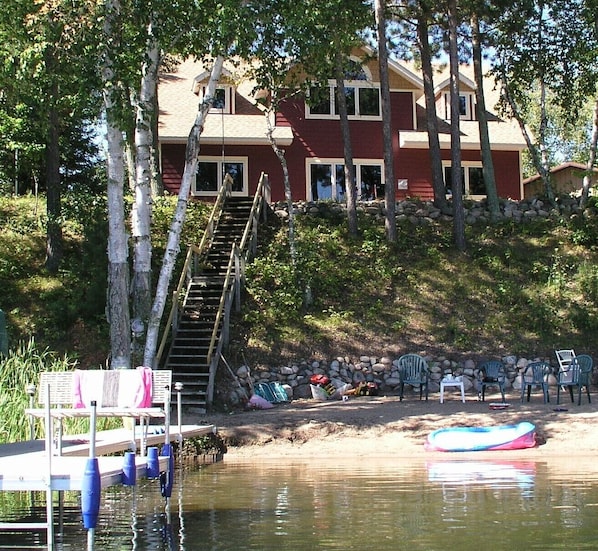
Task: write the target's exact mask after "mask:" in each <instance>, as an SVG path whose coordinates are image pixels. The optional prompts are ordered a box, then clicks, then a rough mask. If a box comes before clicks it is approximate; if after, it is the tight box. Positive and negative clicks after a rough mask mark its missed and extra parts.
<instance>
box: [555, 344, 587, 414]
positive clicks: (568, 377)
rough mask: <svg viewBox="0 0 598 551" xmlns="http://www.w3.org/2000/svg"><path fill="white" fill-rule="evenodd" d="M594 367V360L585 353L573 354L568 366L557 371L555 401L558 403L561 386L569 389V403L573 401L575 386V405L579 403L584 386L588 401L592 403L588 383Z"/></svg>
mask: <svg viewBox="0 0 598 551" xmlns="http://www.w3.org/2000/svg"><path fill="white" fill-rule="evenodd" d="M593 367H594V360H592V357H591V356H588V355H587V354H580V355H579V356H575V358H573V360H572V361H571V363H570V364H569V366H566V367H564V368H560V369H559V371H558V373H557V387H556V403H557V405H558V404H559V401H560V393H561V388H562V389H563V390H564V389H566V388H568V389H569V395H570V396H571V403H573V401H574V399H573V388H577V391H578V395H577V405H578V406H580V405H581V389H582V388H584V387H585V389H586V394H587V395H588V403H590V404H591V403H592V399H591V397H590V383H591V378H592V369H593Z"/></svg>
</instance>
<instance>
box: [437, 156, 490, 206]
mask: <svg viewBox="0 0 598 551" xmlns="http://www.w3.org/2000/svg"><path fill="white" fill-rule="evenodd" d="M442 168H443V172H444V186H445V189H446V194H447V195H448V196H449V197H450V196H451V195H452V189H451V177H452V170H453V169H452V167H451V163H450V162H444V163H442ZM461 182H462V190H461V191H462V193H463V195H464V196H467V197H473V198H482V197H486V184H485V183H484V175H483V172H482V163H481V162H478V161H463V162H462V163H461Z"/></svg>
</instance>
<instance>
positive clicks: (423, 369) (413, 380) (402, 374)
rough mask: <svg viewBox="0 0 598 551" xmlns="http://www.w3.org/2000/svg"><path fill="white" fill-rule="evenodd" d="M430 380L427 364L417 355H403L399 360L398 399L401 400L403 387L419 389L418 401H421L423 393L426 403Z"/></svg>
mask: <svg viewBox="0 0 598 551" xmlns="http://www.w3.org/2000/svg"><path fill="white" fill-rule="evenodd" d="M429 380H430V370H429V368H428V363H427V362H426V360H425V359H424V358H422V357H421V356H420V355H418V354H404V355H403V356H401V357H400V358H399V381H400V391H399V399H400V400H401V401H402V400H403V393H404V390H405V385H411V386H413V387H419V399H420V400H421V399H422V396H423V392H424V391H425V393H426V402H427V401H428V381H429Z"/></svg>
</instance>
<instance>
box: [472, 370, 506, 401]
mask: <svg viewBox="0 0 598 551" xmlns="http://www.w3.org/2000/svg"><path fill="white" fill-rule="evenodd" d="M479 374H480V379H479V381H478V382H479V385H480V386H479V396H480V398H481V400H482V402H483V401H484V400H485V398H486V388H487V387H489V386H495V387H498V388H499V390H500V394H501V396H502V401H503V402H505V382H506V380H507V376H506V372H505V366H504V364H503V363H502V362H501V361H499V360H489V361H487V362H484V363H483V364H482V365H480V367H479Z"/></svg>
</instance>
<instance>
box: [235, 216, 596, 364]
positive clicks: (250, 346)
mask: <svg viewBox="0 0 598 551" xmlns="http://www.w3.org/2000/svg"><path fill="white" fill-rule="evenodd" d="M586 223H589V222H586ZM345 226H346V221H344V220H336V219H333V218H311V217H299V218H298V219H297V223H296V233H297V236H296V240H297V244H298V250H299V253H298V262H297V269H296V271H295V270H293V269H292V267H291V263H290V259H289V257H288V243H287V239H286V234H285V232H284V231H280V232H279V233H278V234H277V235H276V236H274V238H273V239H272V240H271V242H270V243H268V245H267V246H264V247H263V248H262V249H261V250H260V251H259V254H258V257H257V258H256V259H255V262H254V263H253V264H252V265H251V266H250V270H249V274H248V292H249V298H250V300H249V301H248V302H247V303H246V305H245V307H244V310H243V316H244V318H243V319H244V329H243V331H244V338H245V339H246V344H247V350H248V354H254V355H255V357H256V361H260V362H262V361H266V358H271V359H272V361H273V362H280V361H281V360H280V357H281V356H287V355H288V356H295V355H297V354H300V357H305V355H306V354H307V353H308V352H310V351H311V353H312V354H313V355H320V356H323V355H326V354H331V355H333V356H336V355H338V354H341V355H345V354H355V355H360V354H363V353H370V352H371V351H381V352H382V351H385V350H389V349H391V350H400V351H401V352H402V351H409V350H414V349H415V348H416V347H417V349H418V350H426V349H428V350H430V351H437V352H439V353H442V354H452V355H459V354H474V355H486V356H493V355H500V354H501V353H504V352H510V353H514V354H524V355H528V356H533V355H537V354H542V355H546V356H549V357H550V356H551V355H552V354H553V352H552V351H553V349H554V347H555V346H572V347H574V348H575V347H577V348H579V349H580V350H585V351H587V352H588V353H590V354H592V353H594V354H597V353H598V347H594V345H593V344H592V342H593V339H592V338H591V336H590V335H591V332H592V331H594V330H595V327H596V326H597V325H598V270H597V269H595V268H594V266H595V265H598V262H597V260H598V259H597V258H596V252H595V251H594V248H593V247H589V246H580V245H579V243H577V239H576V235H577V234H576V231H577V230H576V229H574V228H577V226H573V225H569V223H562V222H561V221H559V220H552V221H546V220H536V221H529V222H527V223H523V224H517V223H514V222H512V221H506V222H501V223H497V224H496V225H488V226H485V227H482V226H472V227H468V228H467V232H468V237H467V240H468V242H469V243H470V249H469V252H468V253H466V254H462V253H459V252H457V251H456V250H455V249H454V247H453V245H452V228H451V227H450V225H449V224H446V225H443V224H429V225H423V224H422V225H419V226H414V225H412V224H411V223H406V224H404V225H403V224H401V225H399V226H398V234H399V239H398V242H397V243H396V245H390V244H388V243H387V242H386V240H385V237H384V228H383V226H382V224H377V223H375V222H374V221H373V220H371V219H370V220H365V219H364V220H360V230H361V233H360V235H359V237H357V238H351V237H350V236H349V235H348V234H347V232H346V230H345ZM588 233H589V230H588ZM307 283H309V285H310V290H311V303H309V304H308V303H306V302H305V286H306V284H307ZM593 348H596V350H594V349H593ZM257 358H259V360H258V359H257Z"/></svg>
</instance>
